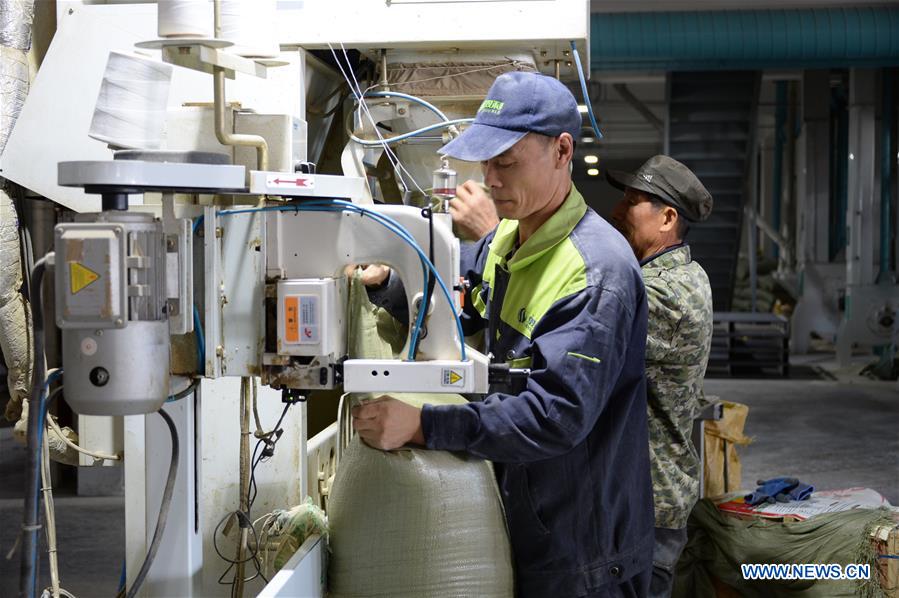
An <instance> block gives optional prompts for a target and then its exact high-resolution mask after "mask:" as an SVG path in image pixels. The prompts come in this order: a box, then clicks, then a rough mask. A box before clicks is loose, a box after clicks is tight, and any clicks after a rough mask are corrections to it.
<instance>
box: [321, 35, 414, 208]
mask: <svg viewBox="0 0 899 598" xmlns="http://www.w3.org/2000/svg"><path fill="white" fill-rule="evenodd" d="M328 49H329V50H331V56H333V58H334V62H335V63H336V64H337V68H338V69H340V73H341V74H342V75H343V79H344V80H345V81H346V83H347V85H348V86H349V88H350V93H351V94H352V95H353V97H354V98H355V99H356V104H357V110H360V111H361V112H364V113H365V114H366V116H368V119H369V121H370V122H371V124H372V127H373V128H374V131H375V134H376V135H377V136H378V137H379V138H381V132H380V131H379V130H378V126H377V124H376V123H375V121H374V118H372V116H371V113H370V112H369V110H368V106H367V105H365V103H364V102H362V101H361V97H362V94H361V91H360V90H359V89H358V83H357V86H356V87H354V86H353V82H352V81H356V75H355V73H353V79H352V81H351V80H350V76H349V75H347V73H346V70H344V68H343V64H342V63H341V62H340V59H339V58H338V57H337V52H336V51H335V50H334V47H333V46H332V45H331V44H330V43H329V44H328ZM344 58H346V61H347V70H349V71H350V72H351V73H352V72H353V69H352V65H351V64H350V61H349V56H348V55H347V53H346V51H344ZM384 152H385V154H386V155H387V160H388V161H389V162H390V164H391V165H392V166H393V168H394V169H395V170H396V169H397V168H398V167H397V164H398V159H397V158H396V156H394V155H393V152H392V150H390V148H388V147H387V146H386V145H385V146H384ZM399 178H400V184H402V186H403V190H404V192H405V193H409V187H407V186H406V182H405V180H404V179H403V177H399ZM413 182H414V181H413Z"/></svg>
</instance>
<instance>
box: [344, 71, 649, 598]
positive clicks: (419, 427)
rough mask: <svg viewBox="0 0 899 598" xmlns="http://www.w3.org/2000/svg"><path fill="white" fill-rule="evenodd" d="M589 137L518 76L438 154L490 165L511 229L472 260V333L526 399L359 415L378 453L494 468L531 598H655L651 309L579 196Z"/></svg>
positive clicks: (626, 253) (481, 245)
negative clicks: (458, 456) (580, 145)
mask: <svg viewBox="0 0 899 598" xmlns="http://www.w3.org/2000/svg"><path fill="white" fill-rule="evenodd" d="M580 128H581V116H580V113H579V112H578V109H577V102H576V101H575V99H574V96H572V94H571V92H569V91H568V89H567V88H566V87H565V86H564V85H562V84H561V83H560V82H558V81H557V80H555V79H553V78H551V77H546V76H543V75H540V74H537V73H527V72H512V73H506V74H504V75H501V76H500V77H498V78H497V80H496V81H495V82H494V84H493V86H492V87H491V88H490V91H489V92H488V93H487V97H486V99H485V100H484V101H483V103H482V104H481V107H480V109H479V110H478V113H477V117H476V119H475V121H474V123H473V124H472V125H471V126H470V127H469V128H468V129H467V130H465V131H464V132H463V133H462V134H461V135H460V136H459V137H458V138H456V139H455V140H453V141H451V142H450V143H449V144H447V145H446V146H444V147H443V148H442V150H441V152H442V153H444V154H446V155H448V156H451V157H453V158H456V159H459V160H466V161H472V162H480V163H481V165H482V167H483V171H484V182H485V184H486V185H487V186H488V187H489V188H490V195H491V197H492V199H493V202H494V204H495V206H496V211H497V214H498V215H499V217H500V218H501V219H502V220H501V221H500V222H499V224H498V226H496V228H495V229H494V230H493V231H492V232H490V233H489V234H488V235H487V236H486V237H484V238H483V239H481V240H480V241H478V242H477V243H474V244H471V245H467V246H466V247H465V248H464V249H463V255H462V272H463V274H464V275H465V276H466V278H467V279H468V280H469V281H470V283H471V298H470V300H469V301H466V304H465V310H464V319H463V327H464V330H465V333H466V335H470V334H474V333H476V332H479V331H485V332H486V334H485V339H486V346H485V347H483V349H484V350H485V351H486V352H489V354H491V355H493V358H494V363H506V364H509V366H511V367H518V368H521V367H523V368H530V371H531V374H530V376H529V378H528V380H527V383H526V385H525V387H524V388H523V389H521V390H519V391H518V392H494V393H492V394H489V395H487V396H486V397H485V398H484V399H483V400H482V401H472V402H470V403H468V404H464V405H441V406H432V405H426V406H425V407H423V408H422V409H418V408H416V407H412V406H410V405H407V404H405V403H402V402H400V401H397V400H394V399H392V398H388V397H383V398H381V399H380V400H377V401H373V402H369V403H367V404H364V405H361V406H359V407H356V408H355V409H354V410H353V425H354V427H355V429H356V430H357V432H358V433H359V435H360V436H361V438H362V439H363V440H364V441H365V442H366V443H368V444H369V445H371V446H373V447H376V448H381V449H384V450H391V449H395V448H399V447H401V446H404V445H406V444H410V443H411V444H417V445H421V446H425V447H427V448H430V449H439V450H448V451H459V452H465V453H468V454H471V455H474V456H476V457H480V458H483V459H489V460H490V461H493V462H494V464H495V467H496V476H497V481H498V483H499V488H500V492H501V496H502V499H503V504H504V506H505V514H506V519H507V523H508V528H509V534H510V539H511V543H512V550H513V555H514V561H515V568H516V593H517V595H518V596H522V597H526V598H527V597H546V596H552V597H560V598H561V597H563V596H564V597H566V598H567V597H573V596H579V597H599V596H603V597H605V596H645V595H646V594H647V593H648V590H649V582H650V575H651V570H652V550H653V502H652V488H651V481H650V469H649V451H648V445H649V441H648V436H647V434H648V432H647V415H646V411H647V408H646V387H645V381H644V371H643V356H644V352H645V343H646V309H647V307H646V296H645V291H644V287H643V281H642V277H641V273H640V267H639V265H638V263H637V260H636V258H635V257H634V254H633V252H632V251H631V248H630V246H629V245H628V243H627V241H626V240H625V239H624V237H622V235H621V234H620V233H619V232H618V231H617V230H615V229H614V228H613V227H612V226H611V225H610V224H609V223H608V222H606V221H605V220H603V219H602V218H601V217H600V216H598V215H597V214H596V213H595V212H594V211H593V210H592V209H590V208H589V207H588V206H587V204H586V203H585V201H584V198H583V197H582V196H581V194H580V193H579V192H578V191H577V189H576V188H575V187H574V185H573V184H572V181H571V173H570V168H569V166H570V163H571V160H572V156H573V155H574V145H575V139H576V138H577V136H578V134H579V131H580ZM398 284H399V282H398V281H393V280H392V279H391V280H388V281H387V282H386V283H385V284H384V285H383V289H382V293H383V297H387V298H389V297H390V296H391V294H392V293H393V292H394V291H392V290H391V287H396V286H398ZM384 301H385V302H386V303H388V304H389V300H388V299H385V300H384Z"/></svg>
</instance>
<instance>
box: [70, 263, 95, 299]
mask: <svg viewBox="0 0 899 598" xmlns="http://www.w3.org/2000/svg"><path fill="white" fill-rule="evenodd" d="M98 280H100V275H99V274H97V273H96V272H94V271H93V270H91V269H90V268H88V267H87V266H85V265H83V264H81V263H79V262H69V288H70V290H71V291H72V294H73V295H75V294H77V293H78V292H80V291H82V290H83V289H84V288H85V287H86V286H88V285H90V284H91V283H93V282H96V281H98Z"/></svg>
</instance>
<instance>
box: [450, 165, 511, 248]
mask: <svg viewBox="0 0 899 598" xmlns="http://www.w3.org/2000/svg"><path fill="white" fill-rule="evenodd" d="M450 214H452V216H453V224H454V225H455V227H456V230H457V231H458V233H459V236H460V237H462V238H463V239H466V240H468V241H477V240H478V239H481V238H483V237H484V236H485V235H487V233H489V232H490V231H492V230H493V229H494V228H496V225H497V224H499V218H498V217H497V215H496V206H494V205H493V200H492V199H490V196H489V195H488V194H487V191H486V187H484V186H482V185H481V184H479V183H476V182H475V181H472V180H468V181H465V182H464V183H462V184H461V185H459V186H458V187H456V197H455V198H453V199H452V200H450Z"/></svg>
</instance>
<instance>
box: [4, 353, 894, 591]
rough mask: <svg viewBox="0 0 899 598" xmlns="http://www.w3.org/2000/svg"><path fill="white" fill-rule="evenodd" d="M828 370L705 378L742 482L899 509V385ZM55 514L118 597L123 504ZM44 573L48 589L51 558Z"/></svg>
mask: <svg viewBox="0 0 899 598" xmlns="http://www.w3.org/2000/svg"><path fill="white" fill-rule="evenodd" d="M801 372H805V374H802V373H801ZM820 373H821V370H820V368H817V369H815V370H810V369H808V368H806V369H804V370H802V369H794V375H797V376H802V375H806V376H807V377H808V378H809V379H790V380H771V379H767V380H732V379H727V380H723V379H719V380H707V381H706V392H707V394H711V395H717V396H719V397H721V398H722V399H726V400H730V401H737V402H741V403H745V404H747V405H749V407H750V412H749V419H748V420H747V426H746V430H745V432H746V433H747V434H748V435H749V436H752V437H753V438H754V442H753V443H752V444H751V445H750V446H748V447H743V448H742V449H741V451H740V454H741V457H742V462H743V485H744V486H746V487H749V486H752V485H753V483H754V482H755V480H756V479H757V478H766V477H773V476H776V475H792V476H796V477H799V478H800V479H802V480H803V481H805V482H807V483H810V484H812V485H814V486H815V487H816V488H818V489H820V490H824V489H834V488H848V487H853V486H867V487H870V488H873V489H875V490H877V491H879V492H880V493H881V494H883V495H884V496H885V497H886V498H887V499H888V500H889V501H890V502H891V503H893V504H895V505H899V386H897V384H896V383H895V382H893V383H885V382H869V381H864V380H860V379H855V378H854V379H853V382H847V381H846V380H845V378H842V379H841V380H840V381H837V380H831V379H821V378H819V374H820ZM825 375H826V374H825ZM10 436H11V434H10V430H9V429H8V428H4V429H0V480H2V483H0V596H14V595H16V592H17V583H18V566H19V555H18V553H17V554H16V555H15V556H14V557H13V559H12V560H11V561H7V560H5V559H4V558H3V556H5V553H6V552H7V551H8V550H9V549H10V547H11V546H12V545H13V543H14V541H15V536H16V534H17V532H18V529H19V526H20V525H21V512H22V499H21V496H22V490H21V489H22V487H23V484H24V479H23V476H22V473H21V470H22V467H23V465H22V464H23V463H24V450H23V449H22V448H20V447H19V446H18V445H17V444H16V443H14V442H13V441H12V440H11V438H10ZM56 507H57V509H56V512H57V526H58V530H59V561H60V571H61V578H62V584H63V587H64V588H66V589H68V590H69V591H70V592H72V593H73V594H75V595H76V596H79V598H84V597H94V596H111V595H113V594H114V593H115V589H116V587H117V584H118V580H119V575H120V573H121V566H122V558H123V553H124V501H123V499H122V498H121V497H108V498H84V497H74V496H58V497H57V498H56ZM41 573H42V575H41V582H40V583H41V584H42V587H44V586H46V585H48V583H49V578H48V575H47V572H46V558H44V559H43V561H42V571H41Z"/></svg>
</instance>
